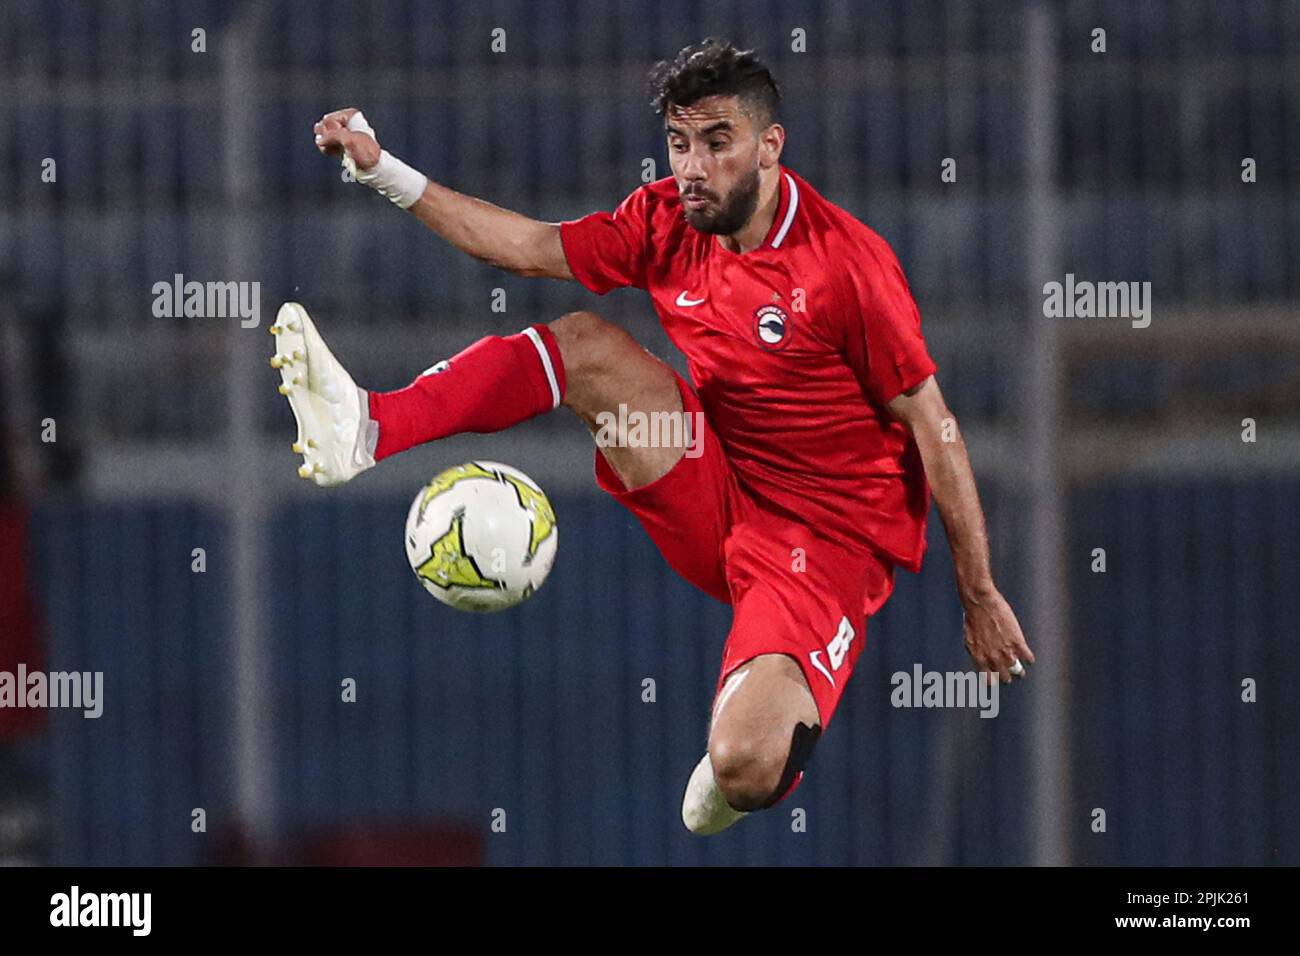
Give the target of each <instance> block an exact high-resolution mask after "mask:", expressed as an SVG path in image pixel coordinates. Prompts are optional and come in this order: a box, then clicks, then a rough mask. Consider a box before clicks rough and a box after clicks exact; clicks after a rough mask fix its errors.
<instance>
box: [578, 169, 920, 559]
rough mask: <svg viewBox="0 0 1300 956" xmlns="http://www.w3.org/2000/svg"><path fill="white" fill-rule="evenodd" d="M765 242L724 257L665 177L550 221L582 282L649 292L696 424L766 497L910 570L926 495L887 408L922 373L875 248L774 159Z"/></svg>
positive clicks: (887, 268)
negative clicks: (698, 418)
mask: <svg viewBox="0 0 1300 956" xmlns="http://www.w3.org/2000/svg"><path fill="white" fill-rule="evenodd" d="M780 183H781V186H780V188H781V195H780V202H779V205H778V207H777V212H776V217H775V219H774V220H773V222H772V228H771V229H770V230H769V232H768V234H767V238H766V239H765V240H764V242H763V244H762V245H761V246H760V247H759V248H757V249H754V250H752V251H750V252H746V253H743V254H737V253H734V252H730V251H728V250H727V249H725V248H724V247H723V246H722V245H721V244H720V243H719V242H718V241H717V238H716V237H715V236H713V235H711V234H707V233H703V232H700V231H698V230H696V229H695V228H694V227H692V226H691V225H689V224H688V223H687V222H686V219H685V218H684V212H683V209H682V204H681V200H680V198H679V196H678V192H677V185H676V182H675V181H674V180H673V178H672V177H668V178H666V179H661V180H659V181H658V182H653V183H648V184H646V185H645V186H642V187H641V188H639V189H637V190H636V191H635V192H633V193H632V194H631V195H629V196H628V197H627V198H626V199H624V200H623V202H622V203H621V204H620V205H619V207H618V209H616V210H615V211H614V212H613V213H612V214H611V213H607V212H595V213H592V214H591V215H589V216H585V217H583V218H581V219H577V220H573V221H570V222H565V223H562V224H561V226H560V237H561V241H562V242H563V245H564V253H565V256H566V258H567V259H568V262H569V268H570V269H571V270H572V272H573V275H574V277H575V278H576V279H577V280H578V281H579V282H581V283H582V284H583V285H585V286H586V287H587V288H588V289H590V290H591V291H592V292H595V293H597V294H598V295H604V294H605V293H606V292H609V291H610V290H611V289H615V288H619V287H623V286H635V287H636V288H639V289H645V290H646V291H647V292H649V293H650V298H651V300H652V301H653V303H654V307H655V311H656V312H658V314H659V319H660V321H661V322H662V323H663V327H664V330H665V331H666V332H667V333H668V336H669V337H670V338H671V339H672V341H673V343H674V344H675V345H676V346H677V347H678V348H679V349H680V350H681V351H682V353H683V354H684V355H685V356H686V360H687V363H688V367H689V371H690V375H691V379H692V381H693V382H694V384H695V388H696V391H697V392H698V394H699V396H700V401H701V404H702V405H703V407H704V410H705V413H706V414H707V416H708V419H709V422H710V424H711V425H712V427H713V429H714V431H715V432H716V433H717V435H718V436H719V438H720V440H721V442H722V444H723V446H724V450H725V451H726V453H727V457H728V460H729V461H730V462H731V464H732V466H733V468H734V469H735V471H736V474H737V477H738V479H739V480H740V482H741V483H742V484H743V486H744V487H745V489H746V490H747V491H748V492H749V493H751V494H752V495H753V496H754V497H755V498H756V499H758V500H759V501H760V502H761V503H762V504H763V505H764V506H765V507H769V508H772V509H774V510H776V511H779V512H782V513H785V514H787V515H790V516H793V517H796V518H798V519H799V520H801V521H803V522H806V523H807V525H808V526H809V527H810V528H811V529H812V530H813V531H814V532H816V533H819V534H821V535H822V536H824V537H826V538H828V539H830V540H832V541H834V542H836V543H838V544H841V545H845V546H848V547H850V548H862V547H866V548H870V549H872V550H874V551H876V552H877V553H879V554H883V555H885V556H886V557H887V558H889V559H890V560H892V561H894V562H895V563H898V564H901V565H902V566H903V567H905V568H907V569H909V570H912V571H916V570H919V568H920V566H921V559H922V557H923V556H924V554H925V519H926V512H927V511H928V510H929V504H930V490H929V485H928V484H927V483H926V480H925V473H924V471H923V469H922V467H921V459H920V453H919V452H918V450H917V448H916V444H915V443H914V442H913V440H912V437H911V434H910V433H909V432H908V430H907V427H906V426H904V425H903V424H902V423H901V422H898V421H896V420H895V419H893V418H892V417H891V416H890V414H889V412H888V411H887V410H886V408H885V405H886V404H887V403H888V402H889V401H890V400H891V399H893V398H894V397H895V396H897V395H898V394H900V393H901V392H904V391H906V390H907V389H909V388H911V387H912V386H914V385H917V384H918V383H920V382H922V381H924V380H925V379H926V377H928V376H930V375H932V374H934V372H935V364H934V362H933V361H932V360H931V358H930V355H929V353H928V351H927V349H926V346H925V340H924V339H923V338H922V336H921V317H920V314H919V312H918V311H917V308H916V303H915V302H914V301H913V300H912V295H911V292H910V291H909V290H908V287H907V280H906V279H905V278H904V276H903V270H902V268H901V267H900V266H899V264H898V260H897V259H896V258H895V257H894V253H893V251H892V250H891V249H890V248H889V246H888V244H887V243H886V242H885V241H884V240H883V239H882V238H880V236H878V235H876V233H874V232H873V231H872V230H871V229H869V228H868V227H867V226H865V225H864V224H862V223H861V222H859V221H858V220H857V219H855V218H853V216H851V215H850V214H849V213H847V212H845V211H844V210H843V209H840V208H839V207H838V206H836V205H834V204H833V203H831V202H829V201H827V200H826V199H824V198H823V197H822V196H821V195H819V194H818V193H817V192H816V191H814V190H813V188H812V187H811V186H809V185H808V183H807V182H805V181H804V180H803V179H802V178H800V177H799V176H797V175H795V174H794V173H792V172H790V171H789V170H788V169H785V168H784V167H781V173H780Z"/></svg>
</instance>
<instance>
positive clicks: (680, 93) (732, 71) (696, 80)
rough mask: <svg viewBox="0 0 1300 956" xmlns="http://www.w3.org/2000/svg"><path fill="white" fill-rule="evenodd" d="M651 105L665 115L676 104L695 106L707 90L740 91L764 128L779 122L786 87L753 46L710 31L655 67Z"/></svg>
mask: <svg viewBox="0 0 1300 956" xmlns="http://www.w3.org/2000/svg"><path fill="white" fill-rule="evenodd" d="M649 80H650V82H649V91H650V97H651V99H650V105H651V106H653V107H654V111H655V113H657V114H659V115H661V116H662V115H664V113H665V112H666V111H667V110H668V108H669V107H670V106H690V105H691V104H692V103H695V102H696V101H697V100H701V99H704V97H706V96H736V97H739V98H740V101H741V104H742V106H743V107H744V109H745V110H746V112H748V113H749V114H750V115H751V116H752V117H753V118H754V121H755V124H756V125H757V126H759V127H760V128H763V127H767V126H769V125H771V124H772V123H775V122H776V117H777V105H778V104H779V103H780V101H781V91H780V89H779V88H778V87H777V85H776V80H774V79H773V78H772V73H771V71H770V70H768V68H767V66H766V65H764V63H763V62H762V61H761V60H760V59H759V58H758V55H757V54H756V53H755V52H754V51H753V50H737V49H736V48H735V47H734V46H732V45H731V44H730V43H728V42H727V41H726V40H721V39H718V38H717V37H709V38H708V39H707V40H705V41H704V42H702V43H695V44H692V45H691V46H688V47H683V48H682V50H681V51H679V52H678V54H677V56H675V57H674V58H673V59H671V60H661V61H660V62H658V63H656V64H655V65H654V67H653V68H652V69H651V70H650V78H649Z"/></svg>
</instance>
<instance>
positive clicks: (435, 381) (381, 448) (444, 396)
mask: <svg viewBox="0 0 1300 956" xmlns="http://www.w3.org/2000/svg"><path fill="white" fill-rule="evenodd" d="M439 366H442V368H441V370H440V371H436V372H435V371H429V372H426V373H425V374H423V375H421V376H420V377H419V378H417V379H416V380H415V381H414V382H412V383H411V384H410V385H408V386H407V387H406V388H402V389H398V390H397V391H395V392H371V393H370V417H371V419H372V420H374V421H375V422H377V423H378V424H379V444H378V445H377V446H376V448H375V460H376V461H379V460H380V459H382V458H387V457H388V456H389V455H395V454H397V453H398V452H399V451H406V449H408V448H411V447H413V446H415V445H419V444H423V443H424V442H427V441H433V440H434V439H436V438H445V437H447V436H448V435H457V434H459V433H461V432H479V433H480V434H485V433H487V432H499V431H501V430H502V429H503V428H509V427H510V426H511V425H517V424H519V422H522V421H525V420H526V419H529V418H532V417H534V416H535V415H540V414H542V412H549V411H550V410H551V409H552V408H555V407H556V406H557V405H559V404H560V402H561V401H562V400H563V399H564V365H563V363H562V362H561V361H560V346H559V345H558V344H557V343H556V341H555V336H554V335H553V334H552V333H551V330H550V329H548V328H547V327H546V326H544V325H534V326H531V327H529V328H527V329H525V330H524V331H523V332H520V333H519V334H518V335H509V336H504V337H503V336H500V335H489V336H488V337H487V338H485V339H479V340H478V341H477V342H475V343H474V344H473V345H471V346H470V347H469V348H467V349H466V350H465V351H463V352H461V353H460V354H459V355H455V356H453V357H452V358H451V360H450V361H449V362H446V363H441V362H440V363H439V364H438V365H435V366H434V368H435V369H437V368H439Z"/></svg>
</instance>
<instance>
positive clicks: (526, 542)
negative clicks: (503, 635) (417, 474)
mask: <svg viewBox="0 0 1300 956" xmlns="http://www.w3.org/2000/svg"><path fill="white" fill-rule="evenodd" d="M558 543H559V531H558V530H557V529H556V525H555V510H554V509H553V508H552V507H551V503H550V501H548V500H547V498H546V495H545V493H543V491H542V489H541V488H539V487H538V486H537V484H536V482H534V481H533V480H532V479H531V478H529V477H528V476H527V475H525V474H524V473H523V472H522V471H519V470H518V469H515V468H511V467H510V466H509V465H502V464H499V463H497V462H495V461H471V462H468V463H467V464H464V465H457V466H456V467H455V468H448V469H447V470H446V471H444V472H443V473H442V474H440V475H438V476H437V477H436V478H434V479H433V480H432V481H431V482H429V483H428V484H427V485H425V486H424V487H423V488H421V489H420V493H419V494H417V495H416V496H415V501H413V502H412V503H411V510H410V511H409V512H408V513H407V515H406V557H407V560H408V561H410V563H411V570H412V571H414V572H415V576H416V577H417V578H419V579H420V583H421V584H422V585H424V589H425V590H426V591H428V592H429V593H430V594H432V595H433V596H434V597H436V598H437V599H438V600H439V601H441V602H442V603H443V604H447V605H449V606H451V607H454V608H456V609H457V610H459V611H503V610H505V609H506V608H508V607H514V606H515V605H516V604H518V603H520V602H521V601H524V600H526V599H527V598H528V597H530V596H531V595H532V593H533V592H534V591H536V590H537V589H538V588H540V587H541V586H542V582H543V581H545V580H546V575H547V574H548V573H550V570H551V565H552V564H553V563H554V562H555V549H556V547H557V546H558Z"/></svg>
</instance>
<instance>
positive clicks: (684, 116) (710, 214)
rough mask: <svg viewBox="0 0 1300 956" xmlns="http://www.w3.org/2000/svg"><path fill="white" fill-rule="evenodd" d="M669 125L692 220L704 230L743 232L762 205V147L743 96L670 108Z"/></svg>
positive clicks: (676, 173)
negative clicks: (760, 159)
mask: <svg viewBox="0 0 1300 956" xmlns="http://www.w3.org/2000/svg"><path fill="white" fill-rule="evenodd" d="M664 128H665V132H666V133H667V134H668V161H669V163H670V165H671V166H672V170H673V177H674V178H675V179H676V180H677V190H678V192H679V193H680V194H681V197H682V209H683V210H684V211H685V215H686V221H687V222H688V223H689V224H690V225H692V226H694V227H695V228H696V229H698V230H700V231H701V232H710V233H717V234H719V235H731V234H732V233H735V232H739V231H740V229H741V228H742V227H743V226H744V225H745V223H747V222H748V221H749V218H750V216H752V215H753V214H754V210H755V209H757V208H758V186H759V177H758V170H759V155H758V154H759V145H760V143H759V138H758V135H757V131H756V130H755V128H754V122H753V120H752V119H751V118H750V116H749V114H748V113H746V112H745V111H744V110H743V109H742V108H741V105H740V101H739V99H737V98H736V97H734V96H708V97H705V98H704V99H702V100H699V101H698V102H696V103H692V104H691V105H690V106H675V105H674V106H670V107H669V108H668V113H667V118H666V120H665V123H664Z"/></svg>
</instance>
